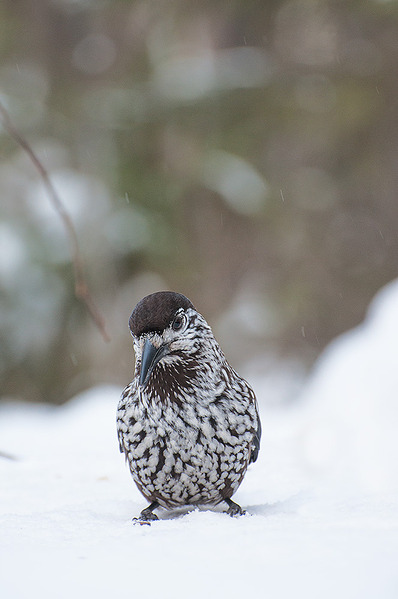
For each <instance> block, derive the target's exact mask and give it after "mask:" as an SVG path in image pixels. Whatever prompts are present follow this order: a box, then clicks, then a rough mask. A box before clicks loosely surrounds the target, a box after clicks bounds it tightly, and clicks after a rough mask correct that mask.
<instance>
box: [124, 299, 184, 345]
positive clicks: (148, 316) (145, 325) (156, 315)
mask: <svg viewBox="0 0 398 599" xmlns="http://www.w3.org/2000/svg"><path fill="white" fill-rule="evenodd" d="M181 308H182V309H183V310H187V309H188V308H194V306H193V304H192V303H191V302H190V301H189V299H188V298H187V297H185V295H182V293H175V292H174V291H157V292H156V293H151V295H147V296H146V297H144V298H143V299H142V300H141V301H139V302H138V304H137V305H136V307H135V308H134V310H133V312H132V314H131V316H130V320H129V326H130V330H131V332H132V334H133V335H134V337H140V336H141V335H143V334H145V333H151V332H161V331H164V329H165V328H166V327H168V326H169V325H170V324H171V322H172V321H173V319H174V317H175V315H176V313H177V312H178V311H179V310H180V309H181ZM194 309H195V308H194Z"/></svg>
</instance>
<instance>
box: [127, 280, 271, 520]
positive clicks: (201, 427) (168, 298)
mask: <svg viewBox="0 0 398 599" xmlns="http://www.w3.org/2000/svg"><path fill="white" fill-rule="evenodd" d="M148 298H149V299H148ZM148 298H144V300H142V301H141V302H140V303H139V304H138V306H137V307H136V309H135V311H134V312H133V314H132V318H131V319H130V326H131V329H132V335H133V340H134V349H135V354H136V366H135V373H134V378H133V380H132V382H131V383H130V384H129V385H128V386H127V387H126V389H125V390H124V392H123V395H122V398H121V400H120V403H119V406H118V412H117V427H118V436H119V444H120V450H121V451H122V452H124V453H125V456H126V460H127V462H128V464H129V467H130V471H131V474H132V477H133V479H134V481H135V482H136V484H137V486H138V488H139V489H140V491H141V492H142V494H143V495H144V496H145V498H146V499H147V500H148V501H150V502H152V504H153V505H155V506H157V505H160V506H162V507H165V508H173V507H176V506H181V505H185V504H213V505H215V504H218V503H220V502H221V501H223V500H226V501H229V502H230V503H231V504H232V503H233V502H231V501H230V498H231V496H232V495H233V494H234V493H235V491H236V490H237V488H238V486H239V485H240V483H241V481H242V479H243V476H244V474H245V472H246V470H247V467H248V464H249V462H250V461H254V460H255V459H256V457H257V453H258V449H259V440H260V434H261V427H260V421H259V416H258V410H257V404H256V399H255V395H254V393H253V391H252V389H251V387H250V386H249V385H248V383H247V382H246V381H245V380H244V379H242V378H241V377H239V375H238V374H237V373H236V372H235V371H234V370H233V369H232V368H231V367H230V365H229V364H228V362H227V361H226V358H225V356H224V354H223V352H222V350H221V348H220V347H219V345H218V343H217V341H216V340H215V338H214V336H213V333H212V331H211V329H210V327H209V325H208V324H207V323H206V321H205V319H204V318H203V317H202V316H201V315H200V314H199V313H198V312H197V311H196V310H195V309H194V307H193V306H192V304H191V303H190V302H189V300H187V299H186V298H184V296H180V295H179V294H172V292H159V293H158V294H152V296H148ZM180 298H183V300H181V299H180ZM145 300H146V301H145ZM185 300H186V301H185ZM186 302H188V304H187V303H186ZM180 303H182V307H181V306H180V305H179V304H180ZM162 310H163V311H164V314H163V313H162ZM152 313H154V314H155V313H156V314H157V315H158V317H157V320H156V318H155V317H153V319H154V322H153V325H152V324H151V321H152ZM177 314H178V315H179V320H178V322H177V325H179V326H180V321H181V319H184V326H183V327H181V326H180V329H179V330H174V329H173V326H176V325H173V323H175V322H176V321H175V320H174V319H175V318H176V315H177ZM159 315H160V316H159ZM155 321H156V322H155ZM151 327H152V329H153V330H151ZM162 327H163V328H162ZM145 344H147V345H148V344H149V346H150V348H151V351H153V353H155V350H156V351H157V352H158V354H159V352H160V351H161V352H162V356H161V357H160V358H155V359H153V360H152V362H151V365H150V367H149V369H148V373H149V374H148V379H147V381H146V382H144V383H143V381H142V380H141V379H140V376H141V377H142V376H143V373H141V365H142V363H143V352H145V351H146V346H145ZM159 348H160V349H159ZM164 348H165V349H164ZM163 354H164V355H163ZM159 355H160V354H159ZM145 368H148V367H147V366H145ZM233 505H236V504H233ZM150 507H151V506H150ZM237 507H239V506H237ZM148 509H149V508H148ZM154 517H155V516H154Z"/></svg>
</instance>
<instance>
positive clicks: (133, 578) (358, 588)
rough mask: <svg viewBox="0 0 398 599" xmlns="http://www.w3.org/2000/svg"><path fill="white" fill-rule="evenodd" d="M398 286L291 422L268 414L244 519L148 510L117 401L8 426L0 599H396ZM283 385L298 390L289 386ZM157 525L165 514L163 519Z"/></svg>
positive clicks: (73, 405) (2, 470) (341, 349)
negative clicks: (121, 435)
mask: <svg viewBox="0 0 398 599" xmlns="http://www.w3.org/2000/svg"><path fill="white" fill-rule="evenodd" d="M397 344H398V283H397V282H394V283H392V284H391V285H390V286H388V287H387V288H386V289H384V290H383V291H382V292H381V294H379V296H378V297H377V298H376V300H375V301H374V303H373V305H372V307H371V310H370V312H369V316H368V318H367V320H366V321H365V323H364V324H363V326H361V327H359V328H358V329H356V330H355V331H352V332H350V333H348V334H346V335H345V336H343V337H342V338H340V339H338V340H336V341H335V342H334V343H333V344H332V345H331V346H330V348H328V349H327V351H326V352H325V354H324V356H323V357H322V358H321V360H320V361H319V364H318V365H317V367H316V369H315V370H314V373H313V375H312V377H311V379H310V381H309V383H308V384H307V385H306V386H305V389H304V392H303V394H302V397H301V398H300V400H299V401H297V402H296V404H295V405H294V406H293V407H275V406H274V407H269V406H267V402H266V401H265V398H266V396H267V393H268V392H270V390H269V389H267V384H266V383H264V384H261V382H257V385H256V392H257V394H258V397H259V400H260V405H261V411H262V420H263V435H264V440H263V445H262V451H261V454H260V458H259V461H258V462H257V463H256V464H254V465H253V466H252V467H251V469H250V471H249V472H248V474H247V476H246V478H245V480H244V482H243V484H242V486H241V488H240V489H239V491H238V493H237V494H236V495H235V497H236V500H237V501H238V502H239V503H240V504H241V505H243V506H244V507H245V508H246V509H247V511H248V515H246V516H243V517H241V518H238V519H232V518H229V517H228V516H226V515H225V514H223V513H220V511H200V510H190V511H189V510H185V511H179V512H173V513H166V512H163V513H162V519H161V520H160V521H159V522H155V523H154V524H153V525H152V526H151V527H148V526H134V525H133V524H132V523H131V518H132V517H133V516H135V515H138V513H139V511H140V510H141V509H142V508H143V507H144V506H145V505H146V504H145V500H144V499H143V498H142V497H141V496H140V494H139V492H138V491H137V489H136V488H135V486H134V483H133V482H132V481H131V479H130V476H129V473H128V471H127V468H126V467H125V465H124V461H123V458H122V456H121V455H120V454H119V451H118V447H117V442H116V434H115V409H116V404H117V401H118V396H119V393H120V389H115V388H100V389H92V390H90V391H88V392H87V393H85V394H83V395H81V396H79V397H77V398H75V399H74V400H73V401H71V402H70V403H69V404H68V405H66V406H63V407H62V408H46V407H42V406H39V407H38V406H27V405H24V404H18V405H11V404H5V405H3V406H2V408H1V410H0V451H3V452H6V453H8V454H10V456H11V457H13V458H14V459H6V458H4V457H3V458H0V476H1V481H2V482H1V489H0V597H1V598H2V599H22V598H25V597H26V598H28V597H29V598H30V599H31V598H32V599H35V598H36V597H40V598H41V599H47V598H51V599H54V598H55V599H58V598H60V599H61V598H70V597H75V598H80V597H96V599H100V598H102V597H104V598H109V597H115V596H116V597H117V596H120V595H123V596H128V597H141V598H144V599H145V598H152V597H162V598H168V597H173V598H180V597H184V598H185V597H189V598H190V597H217V598H218V599H223V598H224V597H225V598H235V597H236V598H242V597H253V596H256V597H269V598H270V599H274V598H282V597H283V598H290V597H292V596H295V597H298V598H299V599H300V598H301V597H303V598H310V599H311V598H315V597H316V598H317V599H318V598H319V597H322V599H328V598H329V597H330V598H339V599H341V598H347V599H348V598H349V599H354V598H358V599H359V598H361V599H366V598H373V597H375V598H376V597H377V598H381V599H389V598H391V599H392V598H394V599H396V598H397V597H398V566H397V564H398V501H397V489H398V459H397V457H398V435H397V433H396V431H397V415H398V404H397V402H398V368H397V353H398V352H397ZM287 376H288V375H287ZM159 513H160V512H159Z"/></svg>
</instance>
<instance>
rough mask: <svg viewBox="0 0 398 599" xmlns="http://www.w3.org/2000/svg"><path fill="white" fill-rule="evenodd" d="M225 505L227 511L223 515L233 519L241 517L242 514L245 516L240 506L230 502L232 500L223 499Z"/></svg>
mask: <svg viewBox="0 0 398 599" xmlns="http://www.w3.org/2000/svg"><path fill="white" fill-rule="evenodd" d="M225 503H227V504H228V509H227V511H226V512H225V513H226V514H228V515H229V516H232V517H235V516H243V515H244V514H246V512H245V510H244V509H242V508H241V507H240V505H238V504H237V503H235V502H234V501H232V499H225Z"/></svg>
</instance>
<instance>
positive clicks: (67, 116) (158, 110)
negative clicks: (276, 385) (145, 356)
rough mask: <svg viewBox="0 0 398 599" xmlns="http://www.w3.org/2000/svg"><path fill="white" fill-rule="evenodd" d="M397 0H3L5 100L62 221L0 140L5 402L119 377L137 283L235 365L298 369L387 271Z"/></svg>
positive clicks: (397, 264) (352, 316)
mask: <svg viewBox="0 0 398 599" xmlns="http://www.w3.org/2000/svg"><path fill="white" fill-rule="evenodd" d="M397 40H398V3H397V2H395V1H392V0H391V1H381V0H379V1H376V0H373V1H370V0H369V1H365V2H359V1H354V0H352V1H345V2H340V1H333V2H332V1H330V2H327V1H321V0H319V1H316V0H290V1H276V0H275V1H271V2H260V1H254V0H253V1H251V2H244V1H243V0H236V1H233V2H206V1H199V2H195V3H190V2H186V1H183V0H180V1H177V0H171V1H167V2H150V1H127V0H126V1H116V0H114V1H111V0H108V1H105V0H101V1H98V0H96V1H94V0H35V1H33V2H32V1H28V0H5V1H4V2H3V3H2V5H1V7H0V49H1V63H0V100H1V101H2V103H3V104H4V105H5V106H6V108H7V110H8V112H9V113H10V116H11V118H12V119H13V122H14V124H15V125H16V126H17V127H18V129H19V131H20V132H21V134H22V135H23V136H25V137H26V139H28V140H29V142H30V143H31V145H32V147H34V148H35V151H36V152H37V155H38V156H39V157H40V159H41V161H42V162H43V164H44V165H45V167H46V169H47V170H48V173H49V174H50V176H51V178H52V180H53V181H54V184H55V185H56V186H57V189H58V191H59V194H60V196H61V198H62V199H63V201H64V204H65V206H66V208H67V210H68V211H69V213H70V214H71V217H72V218H73V220H74V223H75V227H76V232H77V235H78V238H79V242H80V245H81V251H82V254H83V256H84V259H85V269H86V274H87V278H88V282H89V284H90V287H91V290H92V293H93V295H94V296H95V299H96V301H97V303H98V304H99V305H100V306H101V308H102V310H103V312H104V315H105V319H106V322H107V328H108V330H109V332H110V334H111V337H112V341H111V343H110V344H108V345H105V344H104V343H103V342H102V339H101V336H100V334H99V332H98V331H97V330H96V328H95V326H94V325H93V323H92V322H91V321H90V320H89V318H88V316H87V314H86V311H85V309H84V307H83V306H82V305H81V304H79V303H78V301H77V300H76V298H75V297H74V292H73V274H72V269H71V264H70V252H69V247H68V242H67V238H66V235H65V231H64V230H63V228H62V225H61V223H60V222H59V217H58V215H57V214H56V213H54V210H53V209H52V207H51V205H50V204H49V202H48V198H46V195H45V191H44V190H43V186H42V182H41V181H40V177H39V176H38V173H37V172H36V171H35V169H34V167H33V166H32V164H30V163H29V159H28V158H27V157H26V156H25V155H24V154H23V152H22V150H21V148H19V147H17V146H16V144H15V143H14V142H13V140H11V139H10V138H9V137H8V136H7V134H6V133H5V132H4V131H3V132H2V134H1V135H0V152H1V164H0V192H1V196H2V201H1V205H0V277H1V279H0V293H1V314H2V315H1V320H2V323H1V324H2V326H1V332H0V343H1V355H0V376H1V380H2V383H3V385H2V391H1V394H2V395H3V396H10V397H22V398H24V399H28V400H41V401H51V402H62V401H64V400H65V399H67V398H69V397H70V396H71V395H73V393H75V392H77V391H79V390H81V389H83V388H85V387H88V386H90V385H92V384H96V383H100V382H116V383H118V384H121V385H122V384H124V383H126V381H127V380H128V378H129V376H130V374H131V370H132V362H133V357H132V354H131V349H130V340H129V336H128V330H127V326H126V323H127V320H128V316H129V314H130V311H131V310H132V308H133V307H134V305H135V303H136V302H137V301H138V300H139V299H140V298H141V297H142V296H143V295H145V294H146V293H150V292H152V291H155V290H158V289H160V288H172V289H176V290H178V291H181V292H183V293H185V294H186V295H188V296H189V297H190V298H191V299H192V301H193V302H194V304H195V305H196V306H197V307H198V309H200V311H201V312H202V313H204V314H205V316H206V317H207V319H208V320H209V321H210V322H211V324H212V325H213V327H214V329H215V331H216V335H217V336H218V338H219V340H220V341H221V343H222V345H223V346H224V348H225V351H226V353H227V355H228V356H229V357H230V359H231V361H232V363H233V364H234V365H236V366H239V365H240V364H242V362H245V361H247V360H255V361H256V364H257V368H258V369H259V370H260V371H262V370H264V369H266V368H267V363H268V362H267V361H268V360H269V357H270V356H273V357H274V358H275V356H276V357H277V358H278V359H280V360H283V359H287V358H289V357H292V358H293V359H295V360H297V361H299V362H300V363H302V364H303V366H308V365H310V364H311V363H312V362H313V360H314V359H315V358H316V357H317V355H318V354H319V352H320V351H321V349H322V348H323V347H324V346H325V344H326V343H327V342H328V341H330V339H332V338H333V337H334V336H336V335H337V334H339V333H341V332H343V331H344V330H347V329H348V328H350V327H352V326H354V325H356V324H357V323H358V322H359V321H360V320H361V319H362V318H363V315H364V312H365V310H366V306H367V305H368V303H369V300H370V298H371V297H372V296H373V294H374V293H375V291H376V290H377V289H378V288H379V287H381V286H382V285H383V284H385V283H386V282H387V281H389V280H391V279H393V278H394V277H396V276H397V272H398V255H397V254H398V247H397V244H398V242H397V239H398V237H397V234H396V231H397V228H398V203H397V201H396V197H397V195H398V194H397V192H398V189H397V188H398V170H397V168H396V164H397V154H398V135H397V133H398V132H397V129H398V105H397V100H396V98H397V97H398V89H397V87H398V83H397V81H398V80H397V77H396V65H397V64H398V60H397V59H398V42H397Z"/></svg>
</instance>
